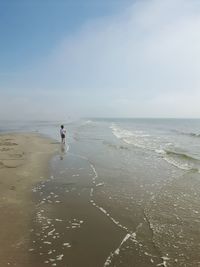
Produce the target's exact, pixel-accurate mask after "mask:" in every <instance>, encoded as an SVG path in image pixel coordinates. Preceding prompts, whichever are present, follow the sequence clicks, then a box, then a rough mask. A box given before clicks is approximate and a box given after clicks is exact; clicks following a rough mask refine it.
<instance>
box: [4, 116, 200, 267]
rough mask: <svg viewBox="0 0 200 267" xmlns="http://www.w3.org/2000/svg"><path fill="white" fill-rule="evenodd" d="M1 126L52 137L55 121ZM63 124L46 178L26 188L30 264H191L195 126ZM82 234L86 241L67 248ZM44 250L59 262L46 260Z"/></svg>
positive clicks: (199, 192)
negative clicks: (30, 194)
mask: <svg viewBox="0 0 200 267" xmlns="http://www.w3.org/2000/svg"><path fill="white" fill-rule="evenodd" d="M8 126H9V127H6V122H4V123H1V124H0V130H1V131H11V130H13V131H22V132H23V131H33V132H39V133H42V134H45V135H48V136H50V137H52V138H54V139H56V140H57V141H59V139H60V137H59V123H58V122H31V123H30V122H27V123H16V124H15V125H14V126H13V124H12V123H11V124H9V125H8ZM65 127H66V130H67V144H66V146H65V147H63V146H61V147H60V152H59V153H58V155H57V156H55V158H54V159H53V160H52V173H53V176H52V179H51V178H49V180H48V181H47V182H46V183H44V184H41V185H38V186H37V187H36V189H35V194H36V195H37V198H36V199H37V201H38V203H37V205H38V204H39V210H37V211H36V214H35V218H36V219H37V220H35V221H34V222H35V223H34V227H36V229H37V231H39V232H37V231H36V229H35V230H34V234H40V235H39V236H38V237H39V238H38V240H37V242H36V243H37V249H36V247H35V248H34V249H36V251H37V255H40V254H41V259H39V258H38V257H37V259H39V260H38V265H37V266H42V264H43V263H44V262H46V266H48V264H50V265H49V266H51V264H57V265H55V266H64V265H63V262H64V263H66V265H67V264H68V265H67V266H78V261H76V260H77V258H76V257H75V256H73V255H74V254H75V255H80V257H83V255H84V254H85V255H86V254H87V260H86V259H85V262H84V260H83V261H82V263H83V265H82V266H97V267H98V266H124V267H125V266H126V267H129V266H138V267H142V266H199V265H200V256H199V250H200V242H199V237H200V230H199V229H200V207H199V202H200V173H199V171H200V149H199V148H200V120H189V119H116V118H115V119H82V120H79V121H75V122H70V123H66V124H65ZM44 188H45V190H44ZM55 196H57V197H55ZM56 201H57V202H56ZM59 201H60V202H59ZM70 202H71V204H69V203H70ZM72 202H73V203H72ZM84 203H85V204H84ZM52 204H53V205H52ZM62 204H63V205H62ZM49 205H50V206H51V211H49V208H50V207H49ZM59 205H60V206H59ZM67 205H68V206H67ZM52 206H53V208H52ZM67 207H68V208H67ZM91 207H92V208H91ZM72 209H73V211H72ZM80 210H87V211H89V212H88V213H87V214H82V213H80ZM42 211H43V212H42ZM49 212H50V214H49ZM44 213H45V214H46V215H45V216H44ZM42 214H43V215H42ZM50 215H51V216H50ZM95 218H98V219H97V220H96V219H95ZM56 219H57V221H56ZM48 220H49V221H48ZM51 220H54V221H51ZM59 220H61V221H59ZM101 220H102V222H101V223H98V222H100V221H101ZM61 222H62V223H61ZM59 223H60V225H61V226H59ZM48 225H51V227H48ZM87 225H88V228H87V227H85V228H84V226H87ZM94 225H95V226H96V228H95V226H94ZM101 225H103V227H101ZM111 225H113V228H112V227H111ZM45 227H46V228H45ZM66 227H69V228H66ZM73 227H74V228H73ZM64 228H66V229H68V230H69V231H68V232H66V234H63V229H64ZM76 228H77V229H79V228H80V229H82V230H80V229H79V230H77V232H71V231H70V230H71V229H74V230H75V229H76ZM45 229H46V230H45ZM54 229H55V230H54ZM88 229H90V230H88ZM47 230H48V233H49V235H48V233H46V232H47ZM45 231H46V232H45ZM81 231H82V232H81ZM100 231H101V233H100ZM54 232H55V233H57V234H56V235H54V234H55V233H54ZM89 232H91V233H92V234H91V240H90V242H89V240H88V242H84V241H81V242H80V244H79V246H76V243H73V240H80V239H81V237H82V239H84V238H86V235H87V234H88V233H89ZM59 233H60V234H59ZM108 233H110V235H108ZM45 236H46V237H45ZM56 236H57V237H56ZM108 236H109V238H108ZM36 237H37V235H36V236H33V240H34V241H35V239H36ZM51 237H52V238H53V237H54V239H52V240H51ZM45 238H46V239H45ZM42 239H43V240H42ZM54 240H56V241H55V242H54ZM59 240H61V243H59V242H58V241H59ZM95 241H96V242H95ZM44 242H46V243H44ZM53 242H54V243H55V247H52V246H53V244H54V243H53ZM92 242H93V243H92ZM90 243H92V244H93V249H92V250H91V249H88V246H89V244H90ZM63 244H67V245H63ZM95 244H96V245H95ZM90 245H91V244H90ZM48 246H51V249H49V250H47V248H46V247H48ZM102 246H103V247H102ZM39 247H41V249H38V248H39ZM63 247H65V249H66V251H67V249H74V250H73V253H68V252H66V251H65V250H64V254H63V252H62V248H63ZM100 250H102V253H100ZM81 251H82V252H81ZM61 252H62V253H61ZM48 253H52V254H53V253H54V254H55V253H57V254H59V255H57V254H55V255H54V260H55V261H51V260H50V259H53V258H52V257H50V255H51V254H48ZM66 255H67V256H66ZM56 257H57V258H56ZM85 258H86V257H85ZM57 259H58V260H57ZM59 264H60V265H59Z"/></svg>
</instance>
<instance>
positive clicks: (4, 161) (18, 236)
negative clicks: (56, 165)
mask: <svg viewBox="0 0 200 267" xmlns="http://www.w3.org/2000/svg"><path fill="white" fill-rule="evenodd" d="M57 150H58V145H56V143H53V142H52V141H51V140H50V139H47V138H44V137H42V136H40V135H37V134H6V135H0V224H1V227H0V267H6V266H17V267H18V266H20V267H25V266H28V265H29V264H28V248H29V241H30V240H29V235H30V232H29V229H30V220H31V216H32V212H33V210H34V204H33V202H32V197H31V195H32V187H33V185H34V184H36V183H38V182H39V181H41V180H43V179H46V178H47V177H48V162H49V159H50V157H51V156H52V155H53V153H55V152H56V151H57Z"/></svg>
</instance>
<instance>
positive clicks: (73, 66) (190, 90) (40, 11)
mask: <svg viewBox="0 0 200 267" xmlns="http://www.w3.org/2000/svg"><path fill="white" fill-rule="evenodd" d="M199 29H200V3H199V1H197V0H166V1H165V0H163V1H160V0H141V1H139V0H138V1H131V0H123V1H122V0H115V1H108V0H107V1H105V0H103V1H97V0H93V1H91V0H88V1H84V0H82V1H81V0H79V1H76V0H74V1H67V0H57V1H55V0H49V1H47V0H42V1H38V0H34V1H33V0H26V1H25V0H22V1H21V0H20V1H14V0H13V1H12V0H9V1H6V0H0V40H1V41H0V93H1V98H0V119H59V120H60V119H65V118H66V117H80V116H100V117H200V106H199V99H200V79H199V77H200V75H199V74H200V73H199V72H200V51H199V47H200V31H199ZM52 107H53V108H52ZM24 111H26V112H24Z"/></svg>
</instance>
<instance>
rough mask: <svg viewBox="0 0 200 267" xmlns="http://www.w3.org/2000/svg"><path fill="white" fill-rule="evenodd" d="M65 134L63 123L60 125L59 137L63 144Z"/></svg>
mask: <svg viewBox="0 0 200 267" xmlns="http://www.w3.org/2000/svg"><path fill="white" fill-rule="evenodd" d="M65 135H66V130H65V129H64V125H61V126H60V137H61V143H62V144H65Z"/></svg>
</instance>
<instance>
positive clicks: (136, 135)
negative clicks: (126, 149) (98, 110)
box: [110, 124, 150, 149]
mask: <svg viewBox="0 0 200 267" xmlns="http://www.w3.org/2000/svg"><path fill="white" fill-rule="evenodd" d="M110 128H111V129H112V133H113V135H114V136H115V137H117V138H118V139H120V140H122V141H124V142H125V143H127V144H129V145H134V146H136V147H139V148H143V149H145V148H146V149H148V148H149V141H148V137H150V135H149V134H147V133H144V132H143V131H139V130H135V131H130V130H127V129H123V128H120V127H118V126H116V125H115V124H112V125H111V126H110Z"/></svg>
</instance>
